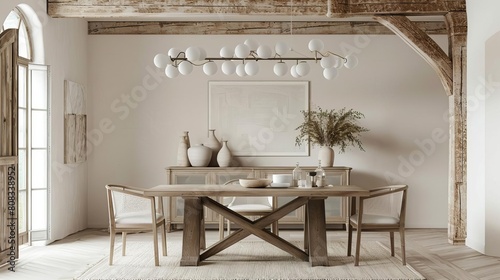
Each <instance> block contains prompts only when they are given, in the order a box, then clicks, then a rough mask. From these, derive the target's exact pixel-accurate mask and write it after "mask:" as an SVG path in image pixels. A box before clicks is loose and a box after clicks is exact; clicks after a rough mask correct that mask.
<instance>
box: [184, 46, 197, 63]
mask: <svg viewBox="0 0 500 280" xmlns="http://www.w3.org/2000/svg"><path fill="white" fill-rule="evenodd" d="M200 55H201V53H200V49H199V48H197V47H189V48H187V49H186V58H187V59H188V60H189V61H198V60H200Z"/></svg>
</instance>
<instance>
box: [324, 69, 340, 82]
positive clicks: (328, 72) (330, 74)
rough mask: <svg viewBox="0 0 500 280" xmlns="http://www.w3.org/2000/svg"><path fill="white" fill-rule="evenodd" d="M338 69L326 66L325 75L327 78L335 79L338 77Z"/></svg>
mask: <svg viewBox="0 0 500 280" xmlns="http://www.w3.org/2000/svg"><path fill="white" fill-rule="evenodd" d="M337 73H338V72H337V69H335V68H326V69H324V70H323V77H325V79H327V80H333V79H335V77H337Z"/></svg>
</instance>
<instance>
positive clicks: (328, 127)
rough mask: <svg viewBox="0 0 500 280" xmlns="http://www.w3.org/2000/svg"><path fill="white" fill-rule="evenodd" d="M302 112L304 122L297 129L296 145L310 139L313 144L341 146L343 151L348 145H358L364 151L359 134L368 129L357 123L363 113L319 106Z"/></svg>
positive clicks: (362, 116)
mask: <svg viewBox="0 0 500 280" xmlns="http://www.w3.org/2000/svg"><path fill="white" fill-rule="evenodd" d="M300 112H301V113H302V115H303V117H304V122H303V123H302V124H301V125H300V126H298V127H297V128H296V129H295V130H298V131H299V135H298V136H297V137H296V138H295V145H298V146H300V145H301V144H302V143H303V142H306V141H307V140H309V141H310V142H311V144H313V145H320V146H327V147H340V152H342V153H343V152H345V148H346V147H347V146H358V148H359V149H360V150H362V151H364V149H363V146H362V144H361V140H360V139H359V134H360V133H361V132H365V131H368V129H366V128H364V127H362V126H360V125H358V124H357V121H358V120H359V119H361V118H364V117H365V116H364V115H363V114H362V113H360V112H358V111H354V110H353V109H349V110H346V109H345V108H342V109H341V110H339V111H336V110H334V109H332V110H323V109H321V108H320V107H319V106H318V109H317V110H316V111H312V110H310V111H300Z"/></svg>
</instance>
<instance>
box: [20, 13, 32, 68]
mask: <svg viewBox="0 0 500 280" xmlns="http://www.w3.org/2000/svg"><path fill="white" fill-rule="evenodd" d="M29 44H30V41H29V37H28V32H27V30H26V25H25V24H24V22H23V21H21V24H20V26H19V56H21V57H24V58H27V59H29V58H30V45H29Z"/></svg>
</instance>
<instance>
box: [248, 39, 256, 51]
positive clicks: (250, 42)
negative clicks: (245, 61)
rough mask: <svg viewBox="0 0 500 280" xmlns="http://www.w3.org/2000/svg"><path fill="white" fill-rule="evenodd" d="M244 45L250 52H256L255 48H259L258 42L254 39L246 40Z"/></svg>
mask: <svg viewBox="0 0 500 280" xmlns="http://www.w3.org/2000/svg"><path fill="white" fill-rule="evenodd" d="M245 45H247V46H248V47H249V48H250V50H252V51H256V50H257V48H258V47H259V42H257V41H256V40H254V39H246V40H245Z"/></svg>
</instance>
